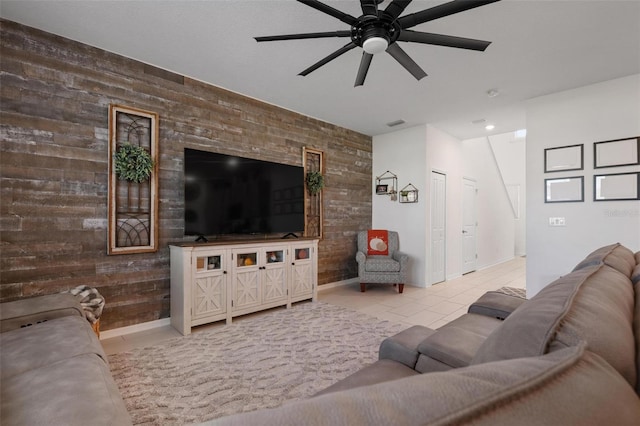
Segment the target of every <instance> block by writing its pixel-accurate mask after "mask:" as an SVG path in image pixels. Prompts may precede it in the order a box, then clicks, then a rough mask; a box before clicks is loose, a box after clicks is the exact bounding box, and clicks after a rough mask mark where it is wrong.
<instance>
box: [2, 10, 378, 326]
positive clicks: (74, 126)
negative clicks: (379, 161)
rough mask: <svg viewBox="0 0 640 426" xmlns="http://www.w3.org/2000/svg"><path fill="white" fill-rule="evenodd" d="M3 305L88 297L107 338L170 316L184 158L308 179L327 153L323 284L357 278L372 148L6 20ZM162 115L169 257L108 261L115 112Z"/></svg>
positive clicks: (344, 133)
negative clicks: (313, 157) (312, 165)
mask: <svg viewBox="0 0 640 426" xmlns="http://www.w3.org/2000/svg"><path fill="white" fill-rule="evenodd" d="M0 30H1V34H0V43H1V50H0V57H1V63H0V66H1V70H0V71H1V74H0V114H1V121H0V135H1V141H2V148H1V152H0V168H1V169H0V179H1V181H0V184H1V193H0V203H1V204H0V213H1V222H0V225H1V228H0V232H1V234H0V250H1V262H0V264H1V267H0V301H10V300H15V299H20V298H23V297H29V296H33V295H38V294H48V293H56V292H59V291H63V290H67V289H69V288H73V287H75V286H77V285H81V284H86V285H89V286H92V287H97V288H98V290H99V291H100V293H101V294H102V295H104V296H105V299H106V301H107V305H106V308H105V311H104V313H103V317H102V320H101V328H102V330H108V329H112V328H118V327H123V326H127V325H133V324H137V323H142V322H146V321H152V320H156V319H159V318H165V317H168V316H169V315H170V312H169V285H170V282H169V250H168V243H169V242H172V241H182V240H184V239H185V238H184V235H183V232H184V221H183V217H182V216H183V198H184V194H183V191H184V190H183V185H184V183H183V149H184V148H185V147H190V148H196V149H206V150H211V151H217V152H222V153H227V154H235V155H240V156H245V157H253V158H260V159H263V160H269V161H277V162H281V163H287V164H293V165H302V148H303V147H311V148H315V149H319V150H322V151H324V153H325V165H326V174H325V176H326V185H327V186H326V188H325V192H324V209H325V210H324V211H325V216H324V217H325V222H324V237H325V238H324V240H322V241H321V242H320V249H319V274H318V280H319V283H320V284H326V283H330V282H335V281H340V280H345V279H348V278H353V277H356V276H357V269H356V264H355V260H354V257H355V239H356V237H355V235H356V232H357V231H358V230H360V229H366V228H368V227H369V226H370V225H371V185H372V176H371V163H372V152H371V138H370V137H369V136H365V135H362V134H359V133H356V132H353V131H350V130H347V129H344V128H340V127H337V126H334V125H331V124H328V123H324V122H321V121H318V120H315V119H312V118H309V117H306V116H303V115H300V114H296V113H293V112H291V111H288V110H284V109H281V108H278V107H275V106H273V105H269V104H266V103H263V102H260V101H257V100H255V99H251V98H247V97H244V96H241V95H238V94H236V93H232V92H229V91H226V90H223V89H220V88H218V87H215V86H211V85H207V84H204V83H202V82H199V81H195V80H192V79H190V78H188V77H183V76H180V75H177V74H172V73H169V72H166V71H164V70H161V69H158V68H154V67H151V66H148V65H145V64H142V63H140V62H137V61H134V60H131V59H128V58H125V57H122V56H118V55H115V54H112V53H108V52H105V51H102V50H100V49H96V48H93V47H90V46H87V45H84V44H81V43H77V42H75V41H71V40H68V39H64V38H61V37H58V36H55V35H52V34H48V33H45V32H42V31H39V30H35V29H32V28H28V27H24V26H22V25H19V24H16V23H13V22H10V21H6V20H0ZM112 103H115V104H121V105H126V106H132V107H137V108H142V109H146V110H150V111H154V112H157V113H158V114H159V115H160V121H159V123H160V164H159V166H160V173H159V178H160V184H159V186H160V191H159V196H160V207H159V219H160V220H159V224H160V232H159V233H160V235H159V241H160V250H159V251H158V252H157V253H151V254H134V255H117V256H107V254H106V246H107V227H106V224H107V146H108V145H107V144H108V140H107V133H108V132H107V127H108V107H109V104H112Z"/></svg>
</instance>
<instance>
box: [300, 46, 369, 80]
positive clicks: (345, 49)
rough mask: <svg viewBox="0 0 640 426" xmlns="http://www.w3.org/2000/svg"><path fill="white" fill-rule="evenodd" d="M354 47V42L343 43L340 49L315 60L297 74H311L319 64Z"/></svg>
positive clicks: (325, 62) (323, 63) (329, 60)
mask: <svg viewBox="0 0 640 426" xmlns="http://www.w3.org/2000/svg"><path fill="white" fill-rule="evenodd" d="M355 47H356V44H355V43H354V42H349V43H347V44H345V45H344V46H342V47H341V48H340V49H338V50H336V51H335V52H333V53H332V54H331V55H329V56H327V57H326V58H323V59H321V60H319V61H318V62H316V63H315V64H313V65H311V66H310V67H309V68H307V69H305V70H304V71H302V72H301V73H300V74H298V75H302V76H305V75H308V74H311V73H312V72H313V71H315V70H317V69H318V68H320V67H321V66H323V65H325V64H327V63H329V62H331V61H333V60H334V59H336V58H337V57H338V56H340V55H342V54H344V53H347V52H348V51H350V50H351V49H353V48H355Z"/></svg>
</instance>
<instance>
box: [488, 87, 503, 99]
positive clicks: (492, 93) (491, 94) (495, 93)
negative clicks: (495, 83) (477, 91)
mask: <svg viewBox="0 0 640 426" xmlns="http://www.w3.org/2000/svg"><path fill="white" fill-rule="evenodd" d="M499 94H500V91H499V90H498V89H490V90H487V96H488V97H490V98H495V97H496V96H498V95H499Z"/></svg>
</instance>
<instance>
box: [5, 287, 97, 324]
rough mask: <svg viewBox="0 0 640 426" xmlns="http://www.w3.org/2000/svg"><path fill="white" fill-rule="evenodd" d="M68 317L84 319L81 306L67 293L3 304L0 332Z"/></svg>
mask: <svg viewBox="0 0 640 426" xmlns="http://www.w3.org/2000/svg"><path fill="white" fill-rule="evenodd" d="M69 315H76V316H80V317H82V318H85V314H84V310H83V309H82V306H81V305H80V303H79V302H78V300H77V299H76V297H75V296H73V295H71V294H69V293H58V294H48V295H45V296H38V297H31V298H27V299H20V300H16V301H13V302H5V303H3V304H2V309H0V331H1V332H3V333H4V332H5V331H10V330H15V329H17V328H21V327H29V326H32V325H34V324H39V323H42V322H45V321H50V320H52V319H55V318H60V317H66V316H69Z"/></svg>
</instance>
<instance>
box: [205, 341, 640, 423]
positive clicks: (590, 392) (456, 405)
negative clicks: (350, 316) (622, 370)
mask: <svg viewBox="0 0 640 426" xmlns="http://www.w3.org/2000/svg"><path fill="white" fill-rule="evenodd" d="M638 418H640V402H639V401H638V398H637V396H636V394H635V393H634V392H633V390H632V389H631V388H630V387H629V384H628V383H626V382H625V380H624V379H622V378H621V377H620V375H619V374H617V373H616V371H615V370H614V369H613V368H611V366H609V365H608V364H607V363H606V362H605V361H603V360H602V358H600V357H598V356H597V355H595V354H592V353H590V352H588V351H585V348H584V345H579V346H576V347H572V348H568V349H564V350H561V351H557V352H555V353H553V354H548V355H545V356H540V357H533V358H524V359H514V360H507V361H501V362H495V363H488V364H483V365H476V366H472V367H467V368H460V369H456V370H451V371H448V372H446V373H432V374H420V375H417V376H414V377H408V378H405V379H401V380H393V381H389V382H384V383H380V384H377V385H374V386H364V387H359V388H356V389H351V390H348V391H343V392H335V393H329V394H325V395H321V396H318V397H315V398H310V399H307V400H303V401H296V402H292V403H289V404H285V405H283V406H281V407H278V408H274V409H270V410H259V411H255V412H250V413H244V414H239V415H234V416H231V417H226V418H221V419H216V420H212V421H210V422H207V423H204V424H206V425H243V426H246V425H302V424H304V425H308V426H313V425H382V424H385V425H417V424H421V425H424V424H438V425H452V424H456V425H465V424H474V425H491V426H495V425H516V424H517V425H603V424H616V425H623V424H625V425H626V424H629V425H631V424H636V422H637V419H638Z"/></svg>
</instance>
